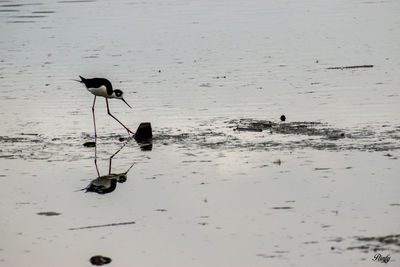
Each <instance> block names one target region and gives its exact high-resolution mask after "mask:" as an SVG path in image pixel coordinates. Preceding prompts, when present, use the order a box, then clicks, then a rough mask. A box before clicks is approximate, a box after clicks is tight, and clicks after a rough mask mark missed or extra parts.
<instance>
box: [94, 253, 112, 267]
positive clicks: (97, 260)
mask: <svg viewBox="0 0 400 267" xmlns="http://www.w3.org/2000/svg"><path fill="white" fill-rule="evenodd" d="M110 262H111V258H109V257H105V256H101V255H96V256H93V257H91V258H90V263H91V264H93V265H96V266H101V265H104V264H109V263H110Z"/></svg>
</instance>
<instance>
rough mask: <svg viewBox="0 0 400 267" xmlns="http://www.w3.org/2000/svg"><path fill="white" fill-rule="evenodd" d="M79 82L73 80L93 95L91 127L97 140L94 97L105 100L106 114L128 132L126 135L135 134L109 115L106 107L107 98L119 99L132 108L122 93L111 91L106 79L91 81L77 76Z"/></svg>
mask: <svg viewBox="0 0 400 267" xmlns="http://www.w3.org/2000/svg"><path fill="white" fill-rule="evenodd" d="M79 78H81V80H80V81H79V80H75V81H77V82H80V83H83V84H84V85H85V86H86V89H87V90H88V91H89V92H91V93H92V94H93V95H94V100H93V106H92V113H93V125H94V136H95V138H97V132H96V117H95V115H94V105H95V104H96V97H97V96H102V97H104V98H105V99H106V105H107V113H108V115H110V116H111V117H113V119H115V120H116V121H117V122H119V124H121V125H122V126H123V127H124V128H125V130H127V131H128V134H130V133H131V134H133V135H134V134H135V133H134V132H132V131H131V130H130V129H129V128H128V127H126V126H125V125H124V124H123V123H122V122H120V121H119V120H118V119H117V118H116V117H115V116H114V115H112V114H111V112H110V107H109V106H108V99H109V98H116V99H121V100H122V101H124V102H125V104H127V105H128V107H130V108H132V107H131V106H130V105H129V104H128V103H127V102H126V101H125V99H124V98H123V94H124V93H123V92H122V91H121V90H119V89H115V90H113V87H112V85H111V82H110V81H109V80H107V79H104V78H92V79H86V78H83V77H82V76H79Z"/></svg>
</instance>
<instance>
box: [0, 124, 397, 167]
mask: <svg viewBox="0 0 400 267" xmlns="http://www.w3.org/2000/svg"><path fill="white" fill-rule="evenodd" d="M128 139H129V140H128ZM131 140H133V138H128V136H127V135H118V134H112V135H108V136H99V137H98V138H97V144H98V145H99V147H100V144H101V147H115V146H116V145H118V144H120V142H121V141H129V146H138V144H137V143H136V142H135V141H134V140H133V141H131ZM93 141H94V137H93V136H92V135H90V134H87V133H81V134H79V133H76V134H70V135H62V136H53V137H50V136H45V135H42V134H40V133H20V134H16V135H14V136H0V158H6V159H16V158H22V159H33V160H48V161H75V160H81V159H82V158H91V157H92V156H93V155H92V154H91V153H89V152H91V151H92V150H88V149H87V148H85V147H83V146H82V144H86V145H85V146H92V145H93V143H94V142H93ZM168 145H174V146H178V147H179V148H182V149H194V148H198V149H199V148H200V149H222V150H224V149H225V150H232V149H235V150H237V149H239V150H248V151H251V150H260V151H264V150H294V149H315V150H328V151H346V150H357V151H371V152H376V151H382V152H384V155H386V157H388V158H390V159H393V160H396V159H398V157H399V156H398V155H397V153H396V151H397V150H399V149H400V126H397V125H394V126H393V125H368V126H367V127H353V128H348V129H340V128H336V127H334V126H332V125H328V124H327V123H323V122H314V121H311V122H304V121H303V122H273V121H267V120H256V119H235V120H226V119H224V118H218V119H212V120H208V121H204V122H202V123H200V124H199V126H198V127H193V128H188V129H186V130H181V129H176V128H159V129H158V128H157V127H156V128H155V129H154V133H153V138H152V142H151V143H145V144H139V147H140V148H141V149H142V150H151V149H153V147H157V146H168ZM389 152H390V153H389Z"/></svg>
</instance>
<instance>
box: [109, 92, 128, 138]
mask: <svg viewBox="0 0 400 267" xmlns="http://www.w3.org/2000/svg"><path fill="white" fill-rule="evenodd" d="M106 104H107V113H108V115H110V116H111V117H113V118H114V120H116V121H118V122H119V124H121V125H122V127H124V128H125V130H127V131H128V134H129V133H131V134H135V133H134V132H132V131H131V130H129V128H128V127H126V126H125V125H124V124H123V123H122V122H120V121H119V120H118V119H117V118H116V117H114V115H113V114H111V112H110V107H109V106H108V99H107V98H106Z"/></svg>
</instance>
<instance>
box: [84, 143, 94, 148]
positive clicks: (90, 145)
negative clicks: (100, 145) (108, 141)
mask: <svg viewBox="0 0 400 267" xmlns="http://www.w3.org/2000/svg"><path fill="white" fill-rule="evenodd" d="M83 146H85V147H95V146H96V142H86V143H84V144H83Z"/></svg>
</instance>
